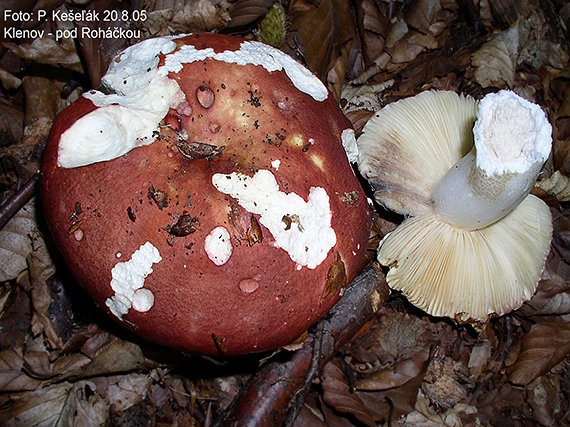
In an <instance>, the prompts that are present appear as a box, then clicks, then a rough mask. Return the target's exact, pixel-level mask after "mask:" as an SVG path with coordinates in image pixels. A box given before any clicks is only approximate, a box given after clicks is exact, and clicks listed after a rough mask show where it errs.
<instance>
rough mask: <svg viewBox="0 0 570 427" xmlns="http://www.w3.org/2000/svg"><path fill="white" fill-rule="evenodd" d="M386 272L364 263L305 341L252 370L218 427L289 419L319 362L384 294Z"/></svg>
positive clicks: (253, 426) (267, 426) (267, 425)
mask: <svg viewBox="0 0 570 427" xmlns="http://www.w3.org/2000/svg"><path fill="white" fill-rule="evenodd" d="M387 295H388V291H387V288H386V284H385V281H384V277H383V275H382V273H381V272H380V271H378V270H377V269H376V268H375V267H373V266H369V267H367V268H366V269H365V270H364V271H363V272H362V273H361V274H360V275H359V276H358V277H357V278H356V279H354V281H353V282H352V283H351V284H350V286H349V287H348V288H347V290H346V294H345V295H344V296H343V298H342V299H341V300H340V301H339V302H338V303H337V304H336V305H335V306H334V307H333V308H332V310H331V311H330V313H329V316H328V317H327V318H326V319H323V320H321V321H320V322H319V323H318V324H317V325H316V327H315V328H314V330H313V331H312V332H311V333H310V334H309V338H307V340H306V341H305V343H304V344H303V347H302V348H301V349H299V350H298V351H296V352H295V353H293V354H292V355H291V357H290V359H289V360H287V361H285V362H271V363H268V364H267V365H265V366H264V367H262V368H261V369H260V370H259V371H258V372H257V373H255V374H254V375H253V376H252V377H251V379H250V380H249V382H248V383H247V384H246V385H245V386H244V388H243V389H242V390H241V392H240V394H239V395H238V396H237V397H236V399H235V400H234V401H233V402H232V404H231V405H230V407H229V408H228V410H227V411H226V413H225V414H224V416H223V417H222V418H221V419H220V420H218V422H217V423H216V424H215V426H216V427H236V426H239V427H276V426H280V425H283V423H284V422H285V423H286V424H287V425H293V422H294V421H295V418H296V416H297V413H298V412H299V410H300V409H301V408H299V407H298V405H299V404H300V405H301V407H302V405H303V402H304V400H305V396H306V394H307V393H308V391H309V390H308V389H309V387H308V386H309V385H310V384H311V383H312V381H313V380H314V379H315V378H316V376H317V375H318V373H319V372H320V371H321V369H322V368H323V366H324V365H325V364H326V363H327V362H329V361H330V360H331V359H332V358H333V357H334V355H335V354H336V352H337V351H338V350H339V349H340V348H341V347H342V346H343V345H344V344H345V343H346V342H348V341H349V340H350V339H351V338H352V337H353V336H354V334H356V333H357V332H358V330H359V329H360V328H361V327H362V325H364V324H365V323H366V322H367V321H368V320H369V319H370V318H371V317H372V316H373V314H374V313H375V311H376V310H377V308H378V305H379V304H381V303H383V302H384V301H385V300H386V299H387Z"/></svg>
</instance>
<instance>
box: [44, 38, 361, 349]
mask: <svg viewBox="0 0 570 427" xmlns="http://www.w3.org/2000/svg"><path fill="white" fill-rule="evenodd" d="M102 81H103V86H104V91H91V92H89V93H86V94H85V95H84V96H83V97H81V99H79V100H78V101H77V102H75V103H73V104H72V105H71V106H70V107H68V108H67V109H65V110H64V111H63V112H62V113H61V114H60V115H59V116H58V117H57V119H56V121H55V123H54V125H53V129H52V132H51V134H50V137H49V140H48V143H47V148H46V152H45V157H44V161H43V165H42V180H41V195H42V199H43V206H44V211H45V216H46V218H47V222H48V224H49V226H50V229H51V232H52V234H53V236H54V239H55V242H56V244H57V245H58V247H59V249H60V252H61V253H62V256H63V258H64V259H65V261H66V263H67V265H68V266H69V268H70V270H71V272H72V273H73V275H74V276H75V277H76V279H77V280H78V282H79V283H80V284H82V285H83V287H85V288H86V289H87V291H88V292H89V293H90V294H91V296H92V297H93V298H94V300H95V301H96V302H97V304H98V305H100V306H101V307H102V308H103V309H104V310H105V311H107V312H108V313H109V314H110V316H111V317H112V318H114V319H115V320H116V321H118V322H120V323H122V324H123V325H124V326H125V327H127V328H130V329H131V330H133V331H134V332H136V333H137V334H139V335H140V336H142V337H144V338H146V339H148V340H150V341H154V342H157V343H160V344H163V345H165V346H169V347H172V348H176V349H180V350H183V351H187V352H192V353H201V354H207V355H220V354H222V355H236V354H243V353H249V352H255V351H262V350H269V349H275V348H277V347H279V346H283V345H286V344H288V343H290V342H292V341H294V340H295V339H296V338H298V337H299V336H301V335H302V334H303V333H304V331H305V330H306V329H307V328H308V327H309V326H310V325H311V324H313V323H314V322H315V321H317V320H318V319H319V318H321V317H322V316H323V315H324V314H325V313H326V312H327V311H328V310H329V309H330V308H331V306H332V305H333V304H334V303H335V302H336V301H338V299H339V298H340V297H341V295H342V293H343V289H344V288H345V286H346V285H347V284H348V283H349V282H350V281H351V280H352V278H353V277H354V276H355V275H356V273H357V272H358V270H359V268H360V267H361V264H362V262H363V254H364V251H365V248H366V242H367V239H368V235H369V226H370V216H371V214H370V210H369V207H368V206H367V202H366V197H365V196H364V194H363V192H362V189H361V187H360V184H359V181H358V180H357V178H356V176H355V174H354V172H353V170H352V168H351V166H350V164H349V162H348V159H347V157H346V154H345V152H344V149H343V145H342V143H343V138H348V137H350V136H352V134H351V133H352V130H351V124H350V122H349V121H348V120H347V119H346V118H345V117H344V115H343V114H342V113H341V111H340V110H339V109H338V108H337V106H336V103H335V101H334V99H333V98H332V96H331V95H330V94H329V93H328V91H327V89H326V88H325V86H324V85H323V84H322V83H321V82H320V81H319V80H318V79H317V78H316V77H315V76H313V75H312V74H311V73H310V72H309V71H307V70H306V69H305V68H304V67H303V66H301V65H300V64H298V63H297V62H296V61H294V60H293V59H292V58H291V57H289V56H287V55H286V54H284V53H283V52H281V51H279V50H277V49H274V48H271V47H269V46H267V45H264V44H262V43H258V42H253V41H247V40H244V39H240V38H237V37H232V36H225V35H218V34H193V35H185V36H179V37H163V38H156V39H149V40H145V41H143V42H140V43H138V44H136V45H133V46H131V47H129V48H127V49H126V50H125V51H123V52H122V53H120V54H119V55H118V56H117V57H116V58H115V60H114V61H113V62H112V64H111V65H110V67H109V70H108V72H107V74H106V75H105V76H104V77H103V80H102ZM347 195H350V196H351V197H347Z"/></svg>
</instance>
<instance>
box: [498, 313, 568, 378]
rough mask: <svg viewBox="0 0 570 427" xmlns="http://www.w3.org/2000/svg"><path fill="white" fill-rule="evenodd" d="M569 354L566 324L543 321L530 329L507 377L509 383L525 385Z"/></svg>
mask: <svg viewBox="0 0 570 427" xmlns="http://www.w3.org/2000/svg"><path fill="white" fill-rule="evenodd" d="M569 353H570V322H568V321H562V320H560V321H545V322H542V323H537V324H535V325H533V326H532V328H531V329H530V331H529V332H528V333H527V334H526V335H525V336H524V337H523V340H522V348H521V351H520V353H519V355H518V357H517V360H516V362H515V363H514V365H512V366H511V367H510V368H509V370H508V371H507V373H508V378H509V381H511V382H512V383H514V384H520V385H527V384H529V383H530V382H531V381H533V380H534V379H536V378H537V377H539V376H540V375H543V374H545V373H546V372H548V371H549V370H550V369H552V368H553V367H554V366H556V365H557V364H558V363H560V362H561V361H562V360H564V359H565V358H566V357H568V354H569Z"/></svg>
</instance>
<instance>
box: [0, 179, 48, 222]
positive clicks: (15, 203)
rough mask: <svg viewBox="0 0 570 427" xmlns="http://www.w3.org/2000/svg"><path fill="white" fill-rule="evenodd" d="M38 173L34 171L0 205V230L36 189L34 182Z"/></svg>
mask: <svg viewBox="0 0 570 427" xmlns="http://www.w3.org/2000/svg"><path fill="white" fill-rule="evenodd" d="M39 177H40V173H39V172H36V173H35V174H34V175H33V176H32V177H31V178H30V179H29V180H28V182H26V183H25V184H24V185H23V186H22V187H20V188H19V189H18V190H17V191H16V193H14V195H13V196H12V197H10V198H9V199H8V201H7V202H6V203H4V204H3V205H2V206H0V230H1V229H2V228H4V226H5V225H6V224H7V223H8V221H10V219H11V218H12V217H13V216H14V215H15V214H16V212H18V211H19V210H20V209H22V208H23V207H24V206H25V204H26V203H28V200H30V198H31V197H32V196H33V195H34V192H35V191H36V182H37V180H38V179H39Z"/></svg>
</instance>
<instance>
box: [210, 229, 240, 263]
mask: <svg viewBox="0 0 570 427" xmlns="http://www.w3.org/2000/svg"><path fill="white" fill-rule="evenodd" d="M204 250H205V251H206V254H208V258H210V261H212V262H213V263H214V264H216V265H224V264H225V263H226V262H228V260H229V259H230V257H231V256H232V252H233V247H232V241H231V238H230V233H229V232H228V230H226V229H225V228H224V227H216V228H214V229H213V230H212V231H210V234H208V235H207V236H206V239H205V241H204Z"/></svg>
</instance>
